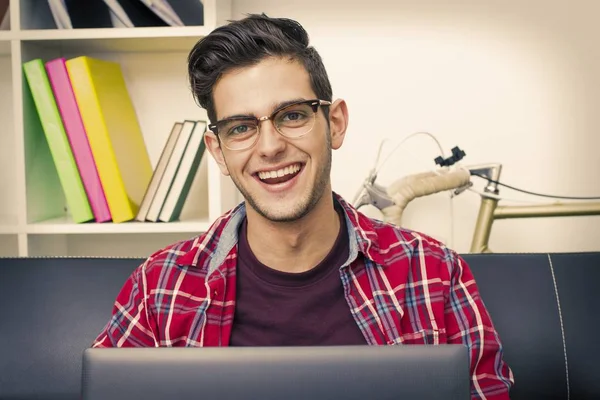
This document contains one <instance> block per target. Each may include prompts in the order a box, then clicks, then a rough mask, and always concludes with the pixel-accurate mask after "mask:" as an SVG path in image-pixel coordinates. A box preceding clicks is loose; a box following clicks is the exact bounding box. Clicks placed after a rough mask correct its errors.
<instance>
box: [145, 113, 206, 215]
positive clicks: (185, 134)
mask: <svg viewBox="0 0 600 400" xmlns="http://www.w3.org/2000/svg"><path fill="white" fill-rule="evenodd" d="M195 126H196V121H192V120H185V121H183V127H182V129H181V133H180V134H179V136H178V138H177V142H176V143H175V145H174V147H173V151H172V152H171V155H170V156H169V160H168V162H167V165H166V167H165V171H164V173H163V176H162V177H161V180H160V185H159V186H158V188H157V190H156V193H155V194H154V198H153V199H152V203H151V204H150V209H149V210H148V214H147V215H146V221H151V222H157V221H158V216H159V215H160V211H161V209H162V207H163V204H164V202H165V200H166V199H167V195H168V193H169V189H170V188H171V185H172V184H173V180H174V179H175V176H176V175H177V169H178V168H179V164H180V163H181V159H182V157H183V155H184V153H185V149H186V147H187V144H188V142H189V141H190V138H191V137H192V132H194V128H195Z"/></svg>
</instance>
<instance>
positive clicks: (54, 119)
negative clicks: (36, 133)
mask: <svg viewBox="0 0 600 400" xmlns="http://www.w3.org/2000/svg"><path fill="white" fill-rule="evenodd" d="M23 70H24V74H25V78H26V81H27V83H28V86H29V88H30V91H31V95H32V97H33V101H34V104H35V107H36V110H37V115H38V116H39V119H40V123H41V125H42V128H43V131H44V134H45V136H46V139H47V141H48V146H49V148H50V153H51V155H52V159H53V161H54V165H55V167H56V171H57V173H58V177H59V181H60V184H61V186H62V190H63V192H64V195H65V198H66V201H67V206H68V208H69V210H70V212H71V216H72V218H73V221H74V222H76V223H82V222H88V221H91V220H93V219H94V215H93V213H92V209H91V207H90V204H89V201H88V198H87V195H86V193H85V190H84V186H83V182H82V181H81V176H80V174H79V170H78V168H77V165H76V163H75V159H74V157H73V152H72V150H71V145H70V143H69V140H68V138H67V134H66V132H65V129H64V126H63V123H62V120H61V117H60V113H59V111H58V107H57V105H56V101H55V99H54V94H53V92H52V88H51V86H50V82H49V80H48V76H47V74H46V70H45V68H44V63H43V61H42V60H41V59H35V60H32V61H28V62H25V63H23Z"/></svg>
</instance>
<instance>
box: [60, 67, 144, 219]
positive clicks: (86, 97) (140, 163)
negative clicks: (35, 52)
mask: <svg viewBox="0 0 600 400" xmlns="http://www.w3.org/2000/svg"><path fill="white" fill-rule="evenodd" d="M65 64H66V66H67V71H68V72H69V79H70V80H71V85H72V87H73V92H74V93H75V99H76V100H77V105H78V107H79V111H80V114H81V119H82V121H83V125H84V127H85V130H86V132H87V137H88V141H89V144H90V148H91V150H92V154H93V155H94V160H95V162H96V167H97V169H98V175H99V176H100V181H101V182H102V187H103V188H104V194H105V196H106V201H107V202H108V207H109V209H110V213H111V216H112V221H113V223H120V222H125V221H130V220H133V219H134V218H135V216H136V215H137V213H138V211H139V205H140V203H141V201H142V199H143V197H144V193H145V191H146V188H147V187H148V184H149V183H150V179H151V177H152V165H151V163H150V157H149V155H148V151H147V148H146V143H145V141H144V137H143V135H142V131H141V127H140V124H139V121H138V117H137V114H136V110H135V108H134V106H133V103H132V100H131V98H130V96H129V92H128V90H127V85H126V82H125V79H124V77H123V73H122V71H121V66H120V65H119V64H118V63H116V62H113V61H107V60H102V59H98V58H93V57H89V56H80V57H76V58H72V59H69V60H67V61H66V63H65Z"/></svg>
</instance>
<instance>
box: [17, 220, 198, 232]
mask: <svg viewBox="0 0 600 400" xmlns="http://www.w3.org/2000/svg"><path fill="white" fill-rule="evenodd" d="M209 226H210V223H209V221H208V219H192V220H185V221H175V222H164V223H160V222H123V223H119V224H113V223H102V224H97V223H86V224H75V223H73V222H72V221H71V220H70V219H69V218H67V217H61V218H54V219H50V220H47V221H44V222H39V223H36V224H28V225H27V227H26V229H25V230H26V233H29V234H35V235H51V234H101V233H104V234H120V233H180V232H181V233H199V232H202V231H205V230H206V229H208V227H209ZM9 233H10V232H9Z"/></svg>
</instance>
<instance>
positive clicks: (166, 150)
mask: <svg viewBox="0 0 600 400" xmlns="http://www.w3.org/2000/svg"><path fill="white" fill-rule="evenodd" d="M182 128H183V123H182V122H175V124H174V125H173V129H171V133H170V134H169V137H168V138H167V143H166V144H165V146H164V147H163V151H162V152H161V153H160V157H159V159H158V163H156V168H154V172H153V173H152V179H151V180H150V184H149V185H148V188H147V189H146V193H145V194H144V198H143V199H142V203H141V204H140V210H139V211H138V214H137V216H136V217H135V219H136V220H137V221H140V222H144V221H145V220H146V216H147V215H148V211H149V210H150V204H152V200H153V199H154V197H155V196H156V191H157V190H158V187H159V185H160V182H161V180H162V177H163V175H164V173H165V169H166V168H167V163H168V162H169V159H170V157H171V154H172V153H173V149H174V148H175V144H176V143H177V138H178V137H179V134H180V133H181V129H182Z"/></svg>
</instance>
